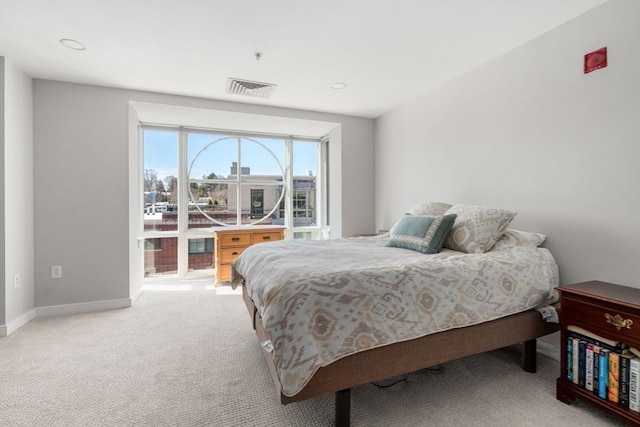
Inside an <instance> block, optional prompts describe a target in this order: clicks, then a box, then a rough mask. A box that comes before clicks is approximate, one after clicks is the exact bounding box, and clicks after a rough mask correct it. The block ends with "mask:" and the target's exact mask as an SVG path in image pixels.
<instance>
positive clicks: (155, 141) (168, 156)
mask: <svg viewBox="0 0 640 427" xmlns="http://www.w3.org/2000/svg"><path fill="white" fill-rule="evenodd" d="M141 135H142V149H143V159H144V160H143V167H142V170H143V171H144V172H143V176H142V177H141V182H142V183H143V185H142V186H143V188H142V189H141V190H142V191H141V193H142V196H141V205H142V215H143V216H144V230H143V237H144V239H145V249H147V243H146V242H147V241H154V240H158V239H159V240H158V242H156V243H157V244H158V245H159V246H158V248H159V249H154V250H156V251H161V252H163V253H162V254H156V256H155V257H154V258H153V260H154V262H156V263H157V260H158V259H160V258H162V259H163V260H165V259H166V260H169V259H170V260H171V266H169V264H167V266H166V268H164V267H163V268H164V269H165V270H166V271H172V272H176V271H177V274H178V276H179V277H183V276H185V275H187V273H189V274H191V273H196V272H201V273H204V274H212V273H213V271H211V269H212V268H213V263H212V260H213V252H214V242H213V239H212V238H211V237H208V236H210V235H211V234H210V233H211V232H210V230H209V229H210V228H211V227H219V226H239V225H249V224H251V225H254V226H260V225H282V226H284V227H285V236H286V238H296V237H300V236H304V238H320V237H321V236H322V233H321V232H320V231H321V230H322V227H323V226H326V194H327V191H326V185H325V183H326V181H325V176H324V174H323V171H324V169H323V162H326V158H325V155H324V154H323V153H326V144H327V142H321V141H320V140H303V139H294V138H289V137H274V136H271V135H270V136H264V135H236V134H230V133H221V132H217V131H205V130H201V129H197V130H191V129H182V128H181V129H179V130H176V129H170V128H162V127H159V126H143V127H142V133H141ZM168 237H172V238H176V243H175V244H172V245H170V246H171V251H172V252H171V254H169V253H168V252H167V253H166V254H165V253H164V252H166V251H165V248H164V247H163V246H162V245H161V240H162V239H163V238H168ZM156 243H149V245H155V244H156ZM153 247H155V246H153ZM147 250H150V249H147ZM205 255H206V256H205ZM147 259H148V260H152V258H150V257H146V258H145V272H146V274H147V275H152V274H153V272H156V273H157V274H160V273H165V272H166V271H162V272H161V271H160V270H161V269H160V268H158V266H153V267H152V266H149V265H147V262H146V261H147Z"/></svg>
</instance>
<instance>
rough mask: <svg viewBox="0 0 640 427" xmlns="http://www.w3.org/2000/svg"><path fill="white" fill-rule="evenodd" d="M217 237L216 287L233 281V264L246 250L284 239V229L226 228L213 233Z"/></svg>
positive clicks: (266, 227) (262, 227)
mask: <svg viewBox="0 0 640 427" xmlns="http://www.w3.org/2000/svg"><path fill="white" fill-rule="evenodd" d="M213 236H214V237H215V242H216V248H215V266H216V285H217V284H219V283H221V282H228V281H229V280H231V263H232V262H233V260H234V259H236V258H237V257H238V256H239V255H240V254H241V253H242V252H243V251H244V250H245V249H246V248H248V247H249V246H251V245H255V244H256V243H262V242H273V241H276V240H282V239H283V238H284V227H268V226H244V227H225V228H219V229H216V230H215V231H214V232H213Z"/></svg>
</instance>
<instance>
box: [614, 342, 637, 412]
mask: <svg viewBox="0 0 640 427" xmlns="http://www.w3.org/2000/svg"><path fill="white" fill-rule="evenodd" d="M633 358H635V356H634V355H632V354H621V355H620V377H619V379H618V381H619V382H620V386H619V393H618V402H619V403H620V406H622V407H623V408H629V380H630V371H629V369H630V362H631V359H633Z"/></svg>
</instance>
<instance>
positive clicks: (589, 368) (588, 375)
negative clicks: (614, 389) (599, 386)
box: [584, 343, 593, 391]
mask: <svg viewBox="0 0 640 427" xmlns="http://www.w3.org/2000/svg"><path fill="white" fill-rule="evenodd" d="M584 371H585V373H584V388H586V389H587V390H588V391H593V344H591V343H587V344H586V346H585V358H584Z"/></svg>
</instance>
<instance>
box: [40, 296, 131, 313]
mask: <svg viewBox="0 0 640 427" xmlns="http://www.w3.org/2000/svg"><path fill="white" fill-rule="evenodd" d="M127 307H131V298H123V299H112V300H107V301H93V302H81V303H77V304H63V305H50V306H48V307H37V308H36V315H37V317H48V316H59V315H67V314H79V313H89V312H92V311H102V310H112V309H115V308H127Z"/></svg>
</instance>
